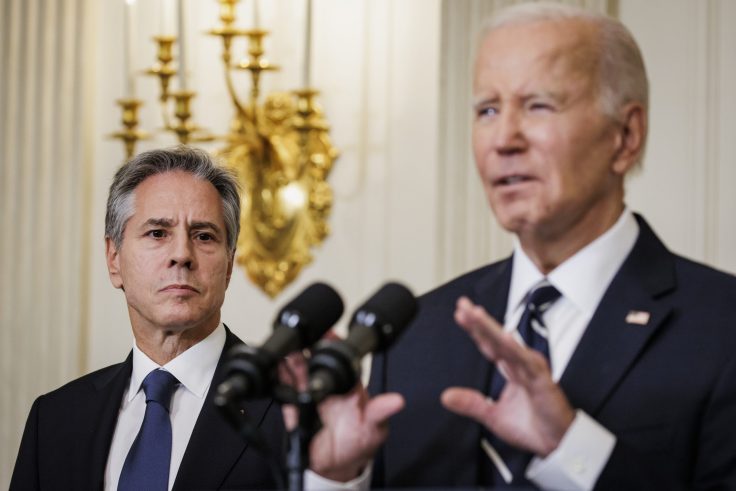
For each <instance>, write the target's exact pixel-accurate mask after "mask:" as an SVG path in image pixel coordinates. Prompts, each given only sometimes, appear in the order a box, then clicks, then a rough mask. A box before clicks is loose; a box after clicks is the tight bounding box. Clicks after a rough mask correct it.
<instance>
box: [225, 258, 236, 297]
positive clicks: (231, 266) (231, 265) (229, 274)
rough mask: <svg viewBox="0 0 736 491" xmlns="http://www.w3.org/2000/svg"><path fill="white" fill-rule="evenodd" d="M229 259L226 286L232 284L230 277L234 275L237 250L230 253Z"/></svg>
mask: <svg viewBox="0 0 736 491" xmlns="http://www.w3.org/2000/svg"><path fill="white" fill-rule="evenodd" d="M228 256H229V259H228V261H227V276H226V277H225V288H226V289H227V287H228V286H230V277H231V276H232V275H233V263H234V262H235V251H233V252H232V253H228Z"/></svg>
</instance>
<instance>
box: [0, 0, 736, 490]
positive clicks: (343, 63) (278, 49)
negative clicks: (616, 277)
mask: <svg viewBox="0 0 736 491" xmlns="http://www.w3.org/2000/svg"><path fill="white" fill-rule="evenodd" d="M580 1H581V2H583V3H587V4H589V5H591V4H596V5H604V6H609V5H615V6H617V9H618V11H619V13H620V16H621V18H622V20H623V21H624V23H626V24H627V25H628V26H629V27H630V28H631V29H632V31H633V32H634V35H635V36H636V37H637V39H638V40H639V42H640V44H641V46H642V49H643V51H644V56H645V59H646V62H647V64H648V67H649V73H650V78H651V82H652V111H651V132H650V142H649V151H648V154H647V158H646V162H645V166H644V171H643V173H642V174H641V175H639V176H636V177H635V178H633V179H632V180H631V182H630V188H629V197H628V202H629V204H630V205H631V206H632V208H634V209H635V210H639V211H641V212H643V213H644V214H645V215H646V216H647V218H648V219H649V220H650V222H651V223H652V224H653V225H654V227H655V228H656V230H657V231H658V232H659V233H660V235H661V236H662V237H663V238H664V239H665V241H666V242H667V243H668V244H669V245H670V246H671V247H672V248H673V249H674V250H676V251H679V252H682V253H684V254H685V255H688V256H691V257H693V258H696V259H699V260H705V261H707V262H709V263H711V264H714V265H717V266H720V267H722V268H725V269H727V270H730V271H736V230H734V227H733V224H732V223H731V222H732V219H731V217H732V216H734V215H736V193H732V192H730V187H731V185H732V183H734V182H736V179H735V178H736V175H734V174H735V173H736V166H734V165H733V162H734V161H736V139H734V138H733V137H732V135H733V134H734V131H735V130H736V120H735V119H734V118H736V95H734V93H733V91H730V90H728V89H729V88H731V87H734V86H736V59H734V57H736V54H734V51H733V49H732V47H733V46H736V28H735V27H733V22H732V21H733V19H736V3H734V2H732V1H730V0H648V1H647V2H642V1H639V0H620V1H618V2H610V1H608V2H606V1H605V0H591V1H588V2H584V0H580ZM122 3H123V1H122V0H120V1H119V2H117V1H112V0H109V1H105V2H97V1H90V2H85V3H84V4H85V5H94V6H95V8H94V10H89V12H90V14H89V15H91V16H92V19H93V20H94V21H95V22H96V28H95V30H94V32H93V33H92V38H93V39H94V46H95V51H94V55H93V56H90V57H89V59H88V60H86V61H85V63H84V65H85V66H88V67H90V64H91V67H90V69H91V70H90V71H91V72H92V76H91V77H88V79H87V80H88V82H89V83H88V85H87V87H88V92H87V93H86V97H87V102H90V101H91V106H92V108H93V113H91V123H92V124H90V125H89V127H91V128H92V130H91V131H90V132H89V133H88V137H87V140H86V141H87V143H88V144H90V145H92V146H93V153H92V155H93V158H92V165H91V176H90V177H89V179H90V181H91V183H92V188H91V190H88V192H89V193H90V202H91V203H92V205H91V209H90V210H89V211H88V215H89V218H90V220H91V222H90V224H89V225H88V228H89V230H90V232H89V237H87V238H86V239H85V240H80V239H79V237H70V236H68V235H65V234H60V235H59V241H60V243H63V244H65V246H64V247H67V248H71V250H74V248H75V247H79V248H80V249H79V250H89V251H91V253H90V255H89V258H88V261H87V263H86V267H87V268H88V271H89V274H88V276H87V278H86V279H85V278H74V279H70V281H73V282H74V284H77V282H79V281H80V279H81V280H83V281H82V284H84V281H86V282H87V284H88V285H89V296H88V297H87V298H82V299H77V301H78V302H79V304H80V305H84V306H88V309H87V310H86V312H87V313H86V318H87V321H86V322H85V320H84V318H85V315H80V318H81V319H82V321H81V322H82V325H81V326H78V325H76V324H74V325H72V324H69V325H66V324H65V325H64V326H63V328H64V329H66V331H65V332H73V333H75V337H73V338H65V339H67V340H69V339H78V338H81V341H80V342H79V346H76V347H75V348H74V349H70V350H69V353H72V354H74V353H76V352H77V351H76V350H78V351H79V352H82V353H86V355H84V354H83V355H82V358H83V360H82V363H81V364H80V366H82V368H81V370H83V371H90V370H92V369H96V368H99V367H102V366H104V365H107V364H110V363H114V362H117V361H119V360H121V359H122V358H123V357H124V356H125V354H126V353H127V351H128V350H129V349H130V345H131V343H132V338H131V335H130V327H129V324H128V318H127V313H126V310H125V302H124V299H123V297H122V294H121V293H120V292H119V291H116V290H114V289H113V288H112V287H111V286H110V284H109V281H108V279H107V273H106V270H105V265H104V256H103V241H102V234H103V231H102V223H103V219H104V201H105V197H106V193H107V186H108V185H109V182H110V180H111V177H112V174H113V173H114V171H115V168H116V166H117V165H118V164H119V163H120V161H121V158H122V150H121V145H120V144H119V143H118V142H114V141H110V140H108V139H106V136H105V135H107V134H109V133H110V132H112V131H114V130H115V129H117V127H118V117H119V113H118V110H117V108H116V107H115V106H114V103H113V101H114V100H115V99H116V98H118V97H120V96H121V95H122V93H123V84H122V77H121V66H120V65H121V63H120V61H119V60H120V59H121V46H120V44H121V40H122V32H121V22H120V19H121V16H122V12H123V10H122ZM138 3H139V4H141V5H147V6H148V7H147V8H149V7H151V5H153V6H155V5H157V4H158V2H144V1H139V2H138ZM189 3H190V4H192V5H193V6H194V7H193V8H196V9H197V12H196V13H192V15H191V16H190V22H191V29H190V33H191V36H190V46H191V48H192V55H193V59H192V60H191V66H192V67H193V70H194V73H193V75H192V85H193V86H194V87H195V88H196V89H197V90H199V91H201V93H202V99H203V100H205V101H206V103H205V102H203V101H199V102H198V103H197V104H196V105H195V116H196V118H197V120H198V121H200V122H201V123H202V124H204V125H205V126H207V127H209V128H211V129H213V130H215V131H217V132H223V131H224V130H225V129H226V126H227V122H228V119H229V117H230V114H231V108H230V107H229V102H228V101H227V97H226V94H225V89H224V85H223V80H222V77H221V69H220V66H219V62H218V61H216V60H217V58H218V56H219V47H218V46H217V42H216V40H214V39H208V38H204V37H203V36H199V39H197V40H196V42H195V39H196V38H197V36H196V35H195V31H196V32H201V31H203V30H205V29H206V28H208V27H211V26H212V25H214V24H215V22H216V17H217V11H216V4H215V2H214V1H211V2H206V1H204V0H198V1H196V2H194V1H190V2H189ZM492 3H493V2H484V1H482V0H446V1H444V2H441V1H440V0H401V1H396V0H315V1H314V2H313V4H314V8H315V15H314V28H315V31H316V33H317V35H316V39H315V42H314V64H315V66H314V69H313V74H314V82H315V85H316V86H317V87H319V88H321V89H322V90H323V92H324V93H323V96H322V99H321V100H322V102H323V105H324V107H325V112H326V115H327V118H328V119H329V121H330V123H331V124H332V126H333V130H332V138H333V141H334V143H335V145H336V146H338V147H339V148H340V150H341V151H342V156H341V157H340V159H339V160H338V162H337V164H336V167H335V170H334V173H333V175H332V178H331V183H332V185H333V187H334V190H335V196H336V200H335V205H334V211H333V216H332V218H331V221H330V223H331V226H332V229H333V234H332V235H331V236H330V237H329V238H328V239H327V241H326V242H325V244H324V245H323V246H322V247H321V248H320V249H318V250H317V251H316V253H315V260H314V263H313V264H312V265H310V266H309V267H308V268H307V269H306V270H305V271H304V273H303V275H302V276H301V277H300V279H299V280H298V282H297V283H296V284H294V285H293V286H292V287H290V288H289V289H288V290H287V291H286V292H285V293H284V294H283V296H282V297H279V298H278V299H276V300H275V301H271V300H268V299H267V298H266V297H265V296H264V295H263V294H262V293H260V292H259V291H258V290H257V289H256V288H254V287H253V286H251V285H250V284H249V283H248V282H247V281H246V279H245V277H244V274H243V273H242V271H237V272H236V274H235V275H234V277H233V282H232V284H231V286H230V290H229V293H228V298H227V300H226V303H225V306H224V308H223V318H224V320H225V321H226V322H227V323H228V325H230V326H231V327H232V328H233V329H234V330H235V331H236V333H237V334H239V335H240V336H241V337H243V338H244V339H246V340H248V341H251V342H255V343H258V342H260V341H261V340H263V339H264V338H265V336H266V335H267V333H268V331H269V325H270V323H271V320H272V317H273V314H274V312H275V311H276V310H277V308H278V307H279V306H280V305H282V304H283V303H284V300H285V299H287V298H289V297H290V296H292V295H294V294H295V293H297V292H298V291H299V290H300V289H301V288H303V287H304V286H305V285H306V284H308V283H309V282H311V281H314V280H316V279H322V280H326V281H328V282H330V283H332V284H333V285H334V286H336V287H337V288H338V289H339V290H340V291H341V292H342V293H343V295H344V297H345V300H346V303H347V304H348V310H351V309H352V308H353V307H354V306H355V305H356V304H357V303H358V302H360V301H361V300H363V299H364V298H365V297H366V296H368V295H369V294H370V293H371V292H372V291H373V290H375V289H376V288H377V287H378V286H379V285H380V284H381V283H382V282H383V281H384V280H386V279H389V278H392V279H400V280H402V281H405V282H406V283H407V284H409V285H410V286H411V287H412V288H414V290H415V291H416V292H417V293H419V292H422V291H425V290H427V289H429V288H431V287H432V286H433V285H436V284H438V283H439V282H440V281H441V280H443V279H445V278H449V277H451V276H453V275H455V274H457V273H459V272H461V271H463V270H467V269H469V268H471V267H474V266H475V265H479V264H482V263H484V262H486V261H487V260H490V259H491V258H496V257H500V256H503V255H505V254H506V253H507V252H508V248H509V243H510V242H509V239H508V237H507V236H505V235H503V234H502V233H501V232H500V231H499V230H498V228H497V227H496V225H495V223H494V222H493V220H492V218H491V217H490V212H489V211H488V210H487V208H486V205H485V201H484V198H483V196H482V193H481V192H480V188H479V185H478V183H477V181H476V179H475V175H474V172H475V171H474V169H473V166H472V162H471V161H470V157H469V154H468V152H467V148H468V146H467V145H468V135H467V126H466V123H467V121H469V118H470V114H469V107H468V101H467V100H466V99H464V96H463V94H465V93H466V92H465V89H464V87H466V85H465V84H466V81H465V80H463V77H461V76H457V74H459V73H461V71H464V72H462V73H464V74H465V75H464V77H465V79H467V73H468V72H467V64H468V59H467V53H466V55H464V56H462V55H458V53H461V52H462V49H461V47H462V46H461V47H458V46H457V45H456V44H457V42H458V38H459V37H463V36H464V38H463V40H462V43H464V45H465V46H468V45H469V43H470V39H472V36H471V34H470V33H469V32H468V27H467V25H468V21H467V19H477V16H478V14H479V13H481V12H482V11H487V10H488V8H489V7H488V6H489V5H491V4H492ZM495 3H496V4H502V3H509V2H508V1H505V2H504V1H498V2H495ZM578 3H579V2H578ZM247 4H248V2H243V6H242V8H241V15H242V17H243V18H246V17H247V16H248V14H249V9H248V8H247V7H246V5H247ZM261 4H262V19H263V23H264V24H265V25H267V26H269V27H272V28H273V30H274V31H275V35H274V36H275V37H274V42H273V43H272V44H271V48H272V49H271V51H270V54H269V56H270V58H272V60H273V61H275V62H278V63H280V64H281V65H283V66H284V67H285V70H284V71H283V72H282V73H281V74H279V75H275V76H274V77H271V81H270V82H269V85H270V87H271V88H273V89H289V88H292V87H294V86H295V85H296V84H297V82H298V80H299V73H300V56H301V48H300V40H301V34H300V26H301V15H302V14H301V11H300V10H299V9H298V8H296V7H295V5H298V4H300V2H296V1H295V0H269V1H268V2H261ZM34 5H35V3H34ZM141 5H139V7H138V8H139V9H140V8H141ZM155 14H156V12H142V11H140V12H139V14H138V21H139V22H138V24H139V25H138V32H139V33H140V34H141V35H142V34H143V33H146V32H151V31H152V30H153V29H154V28H155V27H157V26H158V21H157V20H156V15H155ZM3 25H5V24H3ZM446 34H452V38H448V37H446V36H445V37H443V36H444V35H446ZM3 39H5V38H3ZM451 41H452V42H451ZM462 43H461V44H462ZM7 49H8V48H7V46H3V50H6V51H3V53H5V52H7ZM152 50H153V48H152V45H151V46H148V43H147V42H145V43H144V42H143V41H142V42H141V43H140V46H139V47H138V50H137V58H138V60H139V61H140V64H144V60H150V59H151V58H152V56H153V54H152ZM458 50H459V51H458ZM2 87H5V86H0V88H2ZM138 89H139V95H141V96H143V98H144V99H146V100H147V101H148V108H147V109H146V110H145V111H144V114H143V124H144V126H145V127H146V129H148V130H155V129H156V128H157V127H160V124H161V123H160V120H159V119H158V117H157V115H156V112H155V111H154V110H152V109H151V106H152V101H153V100H154V98H155V95H156V90H155V86H154V83H153V81H152V80H147V79H144V78H139V81H138ZM244 90H245V87H244ZM60 95H61V96H62V97H63V96H64V93H63V92H61V93H60ZM466 109H467V111H466ZM0 111H2V113H3V118H4V119H3V120H4V121H7V117H8V116H7V115H8V114H9V113H8V109H7V108H6V107H3V108H0ZM9 123H10V124H12V123H13V121H9ZM78 123H79V121H67V122H65V124H68V125H74V124H78ZM8 128H9V126H8V124H6V125H5V126H2V127H0V129H3V130H4V131H7V129H8ZM0 141H2V140H0ZM173 143H174V141H173V139H172V138H171V137H170V136H169V135H157V137H156V140H155V141H151V142H147V143H146V144H145V145H143V146H142V147H141V148H152V147H154V146H165V145H170V144H173ZM210 148H212V147H210ZM6 150H7V149H0V154H2V155H7V152H6ZM62 157H64V156H62ZM64 158H66V159H67V160H69V159H71V157H68V158H67V157H64ZM21 165H26V164H24V163H23V162H17V161H15V160H9V159H7V158H5V159H4V160H3V162H2V170H3V174H2V176H3V178H5V176H8V175H15V174H13V173H14V172H17V170H18V168H19V166H21ZM80 179H83V178H82V177H80ZM3 189H8V188H3ZM11 192H15V193H18V202H22V199H23V198H22V193H23V189H15V190H14V191H13V190H12V189H11ZM4 199H5V201H2V203H3V204H2V206H3V207H4V209H3V214H2V216H3V217H6V218H7V219H8V220H9V221H10V222H14V221H15V222H18V223H21V222H22V221H23V218H22V217H21V216H15V215H12V214H11V212H10V211H8V208H7V206H8V205H7V203H11V202H13V201H12V200H11V198H9V197H8V196H4ZM14 206H15V205H14ZM10 222H9V223H10ZM2 244H3V246H2V247H3V250H2V253H3V255H4V256H6V255H7V254H8V250H7V249H6V247H7V246H6V244H10V242H9V241H8V236H7V232H6V234H5V238H4V242H2ZM13 251H15V252H14V253H13V254H14V255H13V261H25V262H22V263H21V264H39V265H40V264H42V263H41V262H38V263H36V262H35V261H37V257H36V256H34V252H33V250H30V249H29V248H23V247H16V248H14V249H13ZM16 253H17V256H16V255H15V254H16ZM24 255H25V256H24ZM24 257H25V259H24ZM54 257H56V256H54ZM7 261H9V260H7V259H6V263H7V264H11V263H9V262H7ZM6 263H4V264H6ZM43 264H45V263H43ZM82 269H83V268H82ZM6 271H7V270H6ZM39 271H40V270H39ZM33 274H37V273H35V272H34V273H33ZM21 280H22V279H21V278H14V277H10V276H8V275H7V274H6V273H3V275H2V284H1V285H2V293H3V295H2V298H3V299H5V300H6V302H5V303H3V304H2V305H3V312H1V313H2V314H3V315H2V317H0V318H1V319H2V324H3V325H2V326H0V328H2V331H3V332H10V328H11V326H10V324H9V323H10V322H11V319H12V322H13V323H20V324H22V325H24V326H26V329H28V330H29V333H28V336H27V339H26V338H24V339H25V341H23V343H22V344H21V343H19V342H15V341H13V340H14V339H16V338H14V337H8V336H6V337H4V338H3V339H5V340H6V341H8V340H10V341H8V342H9V343H12V345H11V344H8V345H6V346H4V351H3V353H4V355H3V365H2V367H3V369H2V370H3V373H2V376H3V379H4V380H6V379H8V380H10V379H15V375H14V374H15V372H14V371H13V370H14V368H13V367H14V366H17V365H18V364H19V363H18V362H13V360H14V359H15V360H27V359H33V360H35V363H34V364H33V365H34V368H35V369H36V371H37V372H38V373H37V375H38V378H39V379H40V380H48V379H49V378H50V376H49V374H58V373H62V371H61V369H60V367H61V365H60V362H57V361H55V360H56V359H57V358H59V359H62V360H65V361H64V362H63V363H64V364H65V365H64V366H66V365H68V358H69V357H68V356H61V357H50V358H48V359H46V358H43V359H39V357H38V356H37V352H38V350H37V349H34V347H33V346H34V344H33V343H34V341H33V340H34V339H38V338H39V336H41V337H43V336H46V335H45V334H44V331H43V330H38V331H33V329H34V326H35V322H34V321H33V320H32V319H31V318H30V317H27V316H26V315H25V314H24V313H20V312H19V310H18V309H19V307H18V305H15V304H14V303H13V302H11V301H10V300H11V299H12V298H15V297H12V298H11V295H10V294H9V293H8V291H9V290H8V289H10V288H13V289H17V288H19V285H20V286H22V285H25V284H26V283H24V281H25V280H23V281H21ZM70 284H71V283H70ZM16 293H17V294H18V295H20V294H23V295H27V296H28V298H31V297H32V296H33V292H31V291H30V290H29V291H28V292H26V293H22V292H16ZM33 298H39V297H33ZM55 306H56V304H55V303H52V302H46V301H44V300H43V299H39V301H38V306H37V308H38V310H39V311H42V312H45V313H44V315H45V316H46V318H51V319H56V317H55V316H56V315H57V312H56V310H55V309H56V307H55ZM82 314H83V313H82ZM59 328H60V329H61V328H62V327H61V326H60V327H59ZM44 329H45V328H44ZM31 331H32V332H31ZM13 332H20V331H18V330H17V329H16V330H15V331H13ZM44 339H47V338H44ZM65 370H67V371H68V369H65ZM63 373H66V372H63ZM51 378H53V377H51ZM65 378H66V377H65ZM16 385H17V384H16ZM16 385H8V384H3V387H2V388H0V391H2V392H0V399H2V400H3V401H9V400H13V401H14V403H13V407H16V406H18V407H20V406H22V407H23V409H22V410H18V411H16V410H14V411H13V412H12V413H10V412H5V410H4V412H3V414H2V415H1V416H2V418H3V427H4V428H6V429H7V428H9V429H10V430H8V431H4V432H3V435H2V437H3V441H2V442H1V443H0V445H2V450H3V453H2V455H1V457H2V462H0V465H1V466H2V467H0V488H1V487H6V484H7V480H8V479H9V477H8V476H9V470H10V468H12V462H13V460H14V456H15V451H16V449H17V443H18V439H19V438H20V431H21V429H22V425H23V421H24V418H25V411H27V408H29V407H30V403H31V400H32V397H33V394H31V392H34V393H35V392H36V390H34V391H29V390H25V391H22V394H21V397H18V393H17V392H14V391H13V390H11V388H12V387H16ZM38 390H42V389H38ZM6 406H7V404H6V405H5V406H3V407H6Z"/></svg>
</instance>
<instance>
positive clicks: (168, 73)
mask: <svg viewBox="0 0 736 491" xmlns="http://www.w3.org/2000/svg"><path fill="white" fill-rule="evenodd" d="M153 40H154V41H155V42H156V44H157V45H158V50H157V54H156V59H157V62H156V63H154V64H153V66H152V67H150V68H149V69H148V70H146V71H145V72H143V73H145V74H146V75H153V76H155V77H158V79H159V84H160V86H161V93H160V96H159V100H160V101H161V102H162V103H166V101H167V99H168V97H169V84H170V83H171V77H173V76H174V75H176V74H177V71H176V69H174V67H173V66H171V62H172V61H173V60H174V55H173V47H174V43H175V42H176V36H154V37H153Z"/></svg>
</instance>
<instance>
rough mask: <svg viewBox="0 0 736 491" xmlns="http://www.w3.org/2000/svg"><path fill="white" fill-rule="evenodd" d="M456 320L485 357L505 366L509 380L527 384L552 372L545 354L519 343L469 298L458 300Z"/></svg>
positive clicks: (505, 372)
mask: <svg viewBox="0 0 736 491" xmlns="http://www.w3.org/2000/svg"><path fill="white" fill-rule="evenodd" d="M455 319H456V321H457V322H458V324H460V326H461V327H463V329H465V331H466V332H468V334H470V336H471V337H472V338H473V340H474V341H475V343H476V345H477V346H478V349H479V350H480V351H481V353H483V354H484V356H486V358H488V359H489V360H491V361H494V362H496V363H497V364H499V365H502V366H503V367H504V374H505V375H506V376H507V379H509V380H511V381H515V382H517V383H522V384H524V385H528V384H530V383H532V382H534V381H535V380H536V378H538V377H539V376H542V375H545V374H547V373H548V372H549V367H548V365H547V363H546V360H544V357H542V356H541V355H540V354H539V353H538V352H536V351H534V350H532V349H529V348H527V347H526V346H524V345H522V344H521V343H519V342H518V341H517V340H516V339H515V338H514V336H513V335H512V334H511V333H508V332H505V331H504V330H503V328H502V327H501V325H500V324H499V323H498V322H497V321H496V320H495V319H494V318H493V317H491V316H490V315H488V313H487V312H486V311H485V309H483V307H480V306H477V305H475V304H473V303H472V302H471V301H470V300H469V299H467V298H465V297H462V298H460V299H459V300H458V302H457V308H456V311H455Z"/></svg>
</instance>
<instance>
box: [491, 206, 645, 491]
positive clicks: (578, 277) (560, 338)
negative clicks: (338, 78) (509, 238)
mask: <svg viewBox="0 0 736 491" xmlns="http://www.w3.org/2000/svg"><path fill="white" fill-rule="evenodd" d="M638 235H639V225H638V224H637V223H636V219H635V218H634V216H633V215H632V213H631V212H630V211H629V210H628V209H626V210H624V212H623V213H622V214H621V217H620V218H619V219H618V220H617V222H616V223H615V224H614V225H613V227H611V228H610V229H609V230H607V231H606V232H605V233H604V234H603V235H601V236H600V237H598V238H597V239H596V240H594V241H593V242H591V243H590V244H588V245H587V246H585V247H584V248H583V249H581V250H580V251H578V252H577V253H576V254H575V255H573V256H572V257H570V258H569V259H567V260H566V261H565V262H563V263H562V264H560V265H559V266H558V267H557V268H555V269H554V270H553V271H552V272H550V273H549V274H548V275H546V278H547V280H548V281H549V282H550V283H551V284H552V285H553V286H554V287H555V288H557V290H559V291H560V293H561V294H562V295H561V297H560V298H559V299H558V300H557V301H556V302H555V303H554V304H553V305H552V306H551V307H550V308H549V309H548V310H547V311H546V312H545V313H544V323H545V325H546V326H547V330H548V335H549V338H548V342H549V352H550V365H551V369H552V378H553V379H554V380H555V381H558V380H559V379H560V377H561V376H562V373H563V372H564V371H565V367H567V363H568V362H569V361H570V358H571V357H572V354H573V352H574V351H575V348H576V347H577V345H578V343H579V341H580V338H581V337H582V336H583V333H584V332H585V329H586V327H587V326H588V324H589V323H590V320H591V319H592V317H593V314H594V313H595V311H596V309H597V308H598V304H599V303H600V301H601V299H602V298H603V295H604V293H605V292H606V290H607V289H608V286H609V285H610V283H611V281H612V280H613V278H614V276H615V275H616V273H617V272H618V270H619V269H620V268H621V265H622V264H623V262H624V260H625V259H626V257H627V256H628V255H629V252H631V249H632V248H633V247H634V243H635V242H636V239H637V237H638ZM544 278H545V275H543V274H542V273H541V272H540V271H539V270H538V269H537V267H536V266H535V265H534V263H533V262H532V261H531V259H529V257H528V256H527V255H526V254H525V253H524V251H523V249H522V248H521V247H520V246H519V244H518V243H517V244H516V245H515V248H514V256H513V268H512V273H511V285H510V287H509V297H508V304H507V307H506V318H505V319H504V326H505V327H504V329H506V330H508V331H515V330H516V326H517V325H518V323H519V320H520V319H521V315H522V313H523V311H524V304H523V300H524V297H525V296H526V294H527V293H528V292H529V290H530V289H531V288H532V287H533V286H534V285H536V284H537V283H538V282H539V281H541V280H542V279H544ZM519 339H520V337H519ZM615 443H616V438H615V436H614V435H613V434H612V433H610V432H609V431H608V430H606V429H605V428H603V427H602V426H601V425H599V424H598V423H597V422H596V421H595V420H593V419H592V418H591V417H590V416H588V415H587V414H585V413H584V412H582V411H578V412H577V413H576V417H575V420H574V421H573V423H572V425H571V427H570V429H569V430H568V431H567V433H566V434H565V436H564V437H563V439H562V441H561V442H560V445H559V446H558V448H557V449H556V450H555V451H554V452H552V453H551V454H550V455H548V456H547V457H546V458H545V459H540V458H534V459H533V460H532V462H531V464H530V465H529V467H528V468H527V471H526V476H527V478H528V479H530V480H531V481H532V482H534V483H535V484H537V485H538V486H540V487H541V488H544V489H576V490H577V489H579V490H588V489H592V488H593V486H594V485H595V482H596V480H597V479H598V476H599V475H600V473H601V471H602V470H603V468H604V467H605V465H606V462H607V461H608V458H609V457H610V454H611V452H612V451H613V447H614V445H615Z"/></svg>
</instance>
